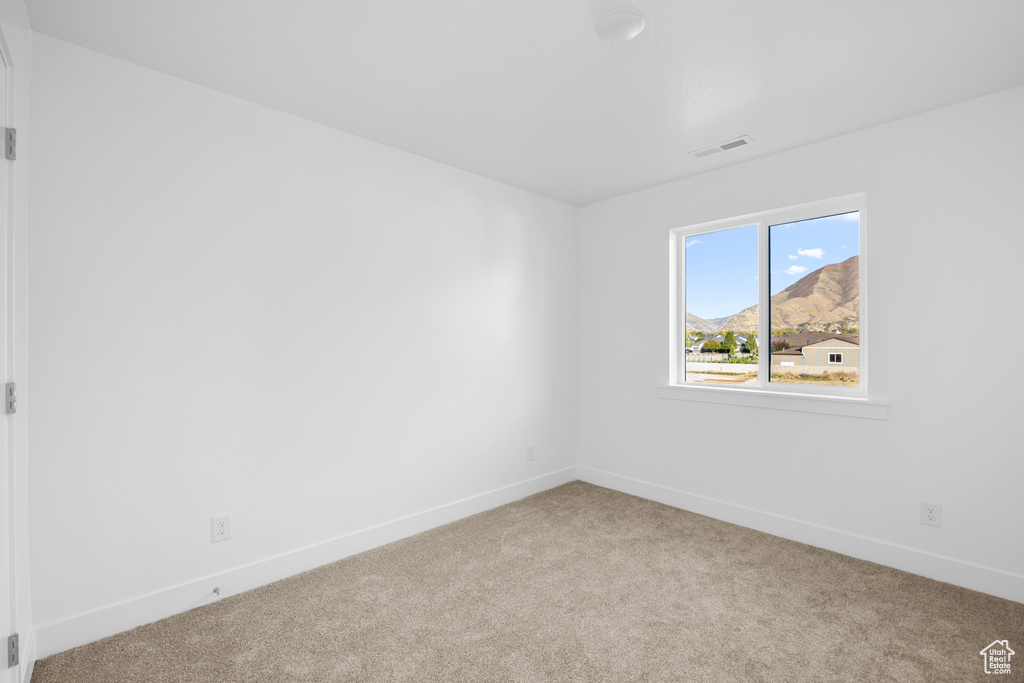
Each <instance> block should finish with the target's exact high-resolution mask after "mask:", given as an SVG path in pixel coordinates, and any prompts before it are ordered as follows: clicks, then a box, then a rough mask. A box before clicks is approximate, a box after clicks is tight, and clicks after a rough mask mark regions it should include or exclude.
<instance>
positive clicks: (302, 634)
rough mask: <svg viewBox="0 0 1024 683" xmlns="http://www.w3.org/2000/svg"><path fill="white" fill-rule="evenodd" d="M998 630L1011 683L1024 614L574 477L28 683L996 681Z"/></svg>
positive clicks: (163, 627)
mask: <svg viewBox="0 0 1024 683" xmlns="http://www.w3.org/2000/svg"><path fill="white" fill-rule="evenodd" d="M997 638H998V639H1000V640H1003V639H1008V640H1009V641H1010V645H1011V647H1013V648H1014V649H1015V650H1016V651H1017V652H1019V653H1020V654H1019V655H1017V656H1018V657H1020V660H1019V661H1020V664H1019V665H1018V663H1017V661H1013V662H1012V666H1013V669H1014V672H1013V673H1012V674H1011V675H1010V676H1000V677H998V678H997V679H996V680H1004V681H1010V682H1011V683H1012V681H1014V680H1018V681H1022V680H1024V605H1021V604H1019V603H1015V602H1010V601H1007V600H1001V599H999V598H994V597H991V596H988V595H983V594H981V593H975V592H973V591H969V590H966V589H963V588H957V587H955V586H951V585H948V584H942V583H937V582H935V581H931V580H929V579H924V578H921V577H918V576H913V575H911V574H906V573H903V572H899V571H896V570H894V569H889V568H886V567H882V566H879V565H875V564H871V563H868V562H862V561H859V560H854V559H850V558H848V557H844V556H842V555H837V554H835V553H831V552H827V551H824V550H819V549H815V548H811V547H808V546H805V545H800V544H799V543H793V542H791V541H785V540H782V539H780V538H776V537H773V536H768V535H766V534H762V533H758V532H756V531H750V530H747V529H744V528H741V527H737V526H733V525H730V524H726V523H724V522H719V521H716V520H713V519H710V518H707V517H701V516H699V515H695V514H691V513H688V512H683V511H681V510H677V509H675V508H671V507H667V506H665V505H660V504H658V503H653V502H650V501H647V500H643V499H641V498H635V497H632V496H628V495H625V494H622V493H617V492H615V491H610V490H608V489H603V488H599V487H596V486H592V485H590V484H584V483H581V482H575V483H572V484H567V485H565V486H561V487H559V488H556V489H553V490H551V491H546V492H544V493H541V494H539V495H536V496H531V497H530V498H526V499H525V500H522V501H520V502H517V503H513V504H511V505H506V506H504V507H501V508H498V509H495V510H491V511H489V512H485V513H482V514H479V515H476V516H474V517H470V518H467V519H464V520H461V521H459V522H456V523H454V524H449V525H448V526H444V527H440V528H438V529H434V530H432V531H429V532H427V533H424V534H420V535H419V536H415V537H413V538H409V539H406V540H404V541H399V542H398V543H393V544H391V545H388V546H385V547H383V548H378V549H376V550H372V551H370V552H366V553H363V554H361V555H357V556H354V557H350V558H348V559H345V560H342V561H341V562H337V563H335V564H332V565H328V566H325V567H321V568H319V569H316V570H314V571H311V572H308V573H306V574H302V575H300V576H297V577H294V578H291V579H287V580H285V581H280V582H278V583H275V584H273V585H270V586H266V587H264V588H260V589H257V590H254V591H251V592H249V593H245V594H242V595H238V596H235V597H231V598H227V599H225V600H223V601H221V602H219V603H216V604H213V605H208V606H205V607H201V608H199V609H196V610H193V611H191V612H188V613H186V614H181V615H178V616H175V617H171V618H169V619H165V620H163V621H160V622H157V623H154V624H149V625H147V626H142V627H139V628H137V629H134V630H132V631H129V632H126V633H121V634H119V635H116V636H113V637H110V638H107V639H105V640H102V641H99V642H97V643H93V644H91V645H86V646H84V647H80V648H77V649H74V650H69V651H68V652H64V653H61V654H58V655H54V656H52V657H48V658H47V659H44V660H42V661H40V662H38V663H37V665H36V670H35V674H34V676H33V678H32V681H33V683H58V682H59V683H118V682H120V681H138V682H141V681H145V682H147V683H160V682H163V681H203V682H204V683H234V682H236V681H238V682H241V681H246V682H251V681H259V682H262V681H267V682H268V683H269V682H274V683H278V682H290V681H416V682H420V683H422V682H426V681H716V682H717V681H869V682H872V683H874V682H877V681H901V682H906V681H928V682H937V681H972V680H986V679H988V680H989V681H991V680H992V679H993V678H995V677H992V676H986V675H985V674H984V673H983V668H982V658H981V656H980V655H979V654H978V653H979V651H980V650H981V649H982V648H983V647H985V646H986V645H988V644H989V643H991V642H992V641H993V640H996V639H997ZM1018 667H1019V668H1018Z"/></svg>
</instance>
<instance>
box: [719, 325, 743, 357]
mask: <svg viewBox="0 0 1024 683" xmlns="http://www.w3.org/2000/svg"><path fill="white" fill-rule="evenodd" d="M738 347H739V344H738V343H736V333H735V332H733V331H732V330H729V331H728V332H726V333H725V339H723V340H722V349H723V350H724V351H725V352H726V353H728V354H729V355H730V356H731V355H732V354H734V353H736V349H737V348H738Z"/></svg>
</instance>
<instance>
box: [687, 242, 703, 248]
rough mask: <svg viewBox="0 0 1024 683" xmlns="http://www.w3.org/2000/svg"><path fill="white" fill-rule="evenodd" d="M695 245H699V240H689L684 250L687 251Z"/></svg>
mask: <svg viewBox="0 0 1024 683" xmlns="http://www.w3.org/2000/svg"><path fill="white" fill-rule="evenodd" d="M695 244H700V240H690V241H689V242H687V243H686V248H687V249H689V248H690V247H692V246H693V245H695Z"/></svg>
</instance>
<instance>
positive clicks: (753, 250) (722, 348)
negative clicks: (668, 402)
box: [683, 225, 758, 386]
mask: <svg viewBox="0 0 1024 683" xmlns="http://www.w3.org/2000/svg"><path fill="white" fill-rule="evenodd" d="M757 253H758V252H757V226H756V225H747V226H744V227H740V228H731V229H729V230H719V231H717V232H708V233H704V234H701V235H690V236H689V237H687V238H686V256H685V261H686V266H685V268H686V283H685V295H686V303H685V311H686V335H685V346H686V349H685V356H686V360H685V362H684V363H683V365H684V367H685V371H684V372H685V381H687V382H703V383H711V384H728V385H734V386H736V385H754V386H756V385H757V384H758V381H757V310H758V307H757V297H758V286H757V271H758V269H757Z"/></svg>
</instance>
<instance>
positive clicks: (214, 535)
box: [210, 515, 231, 543]
mask: <svg viewBox="0 0 1024 683" xmlns="http://www.w3.org/2000/svg"><path fill="white" fill-rule="evenodd" d="M229 538H231V515H221V516H220V517H210V543H216V542H217V541H226V540H228V539H229Z"/></svg>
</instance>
